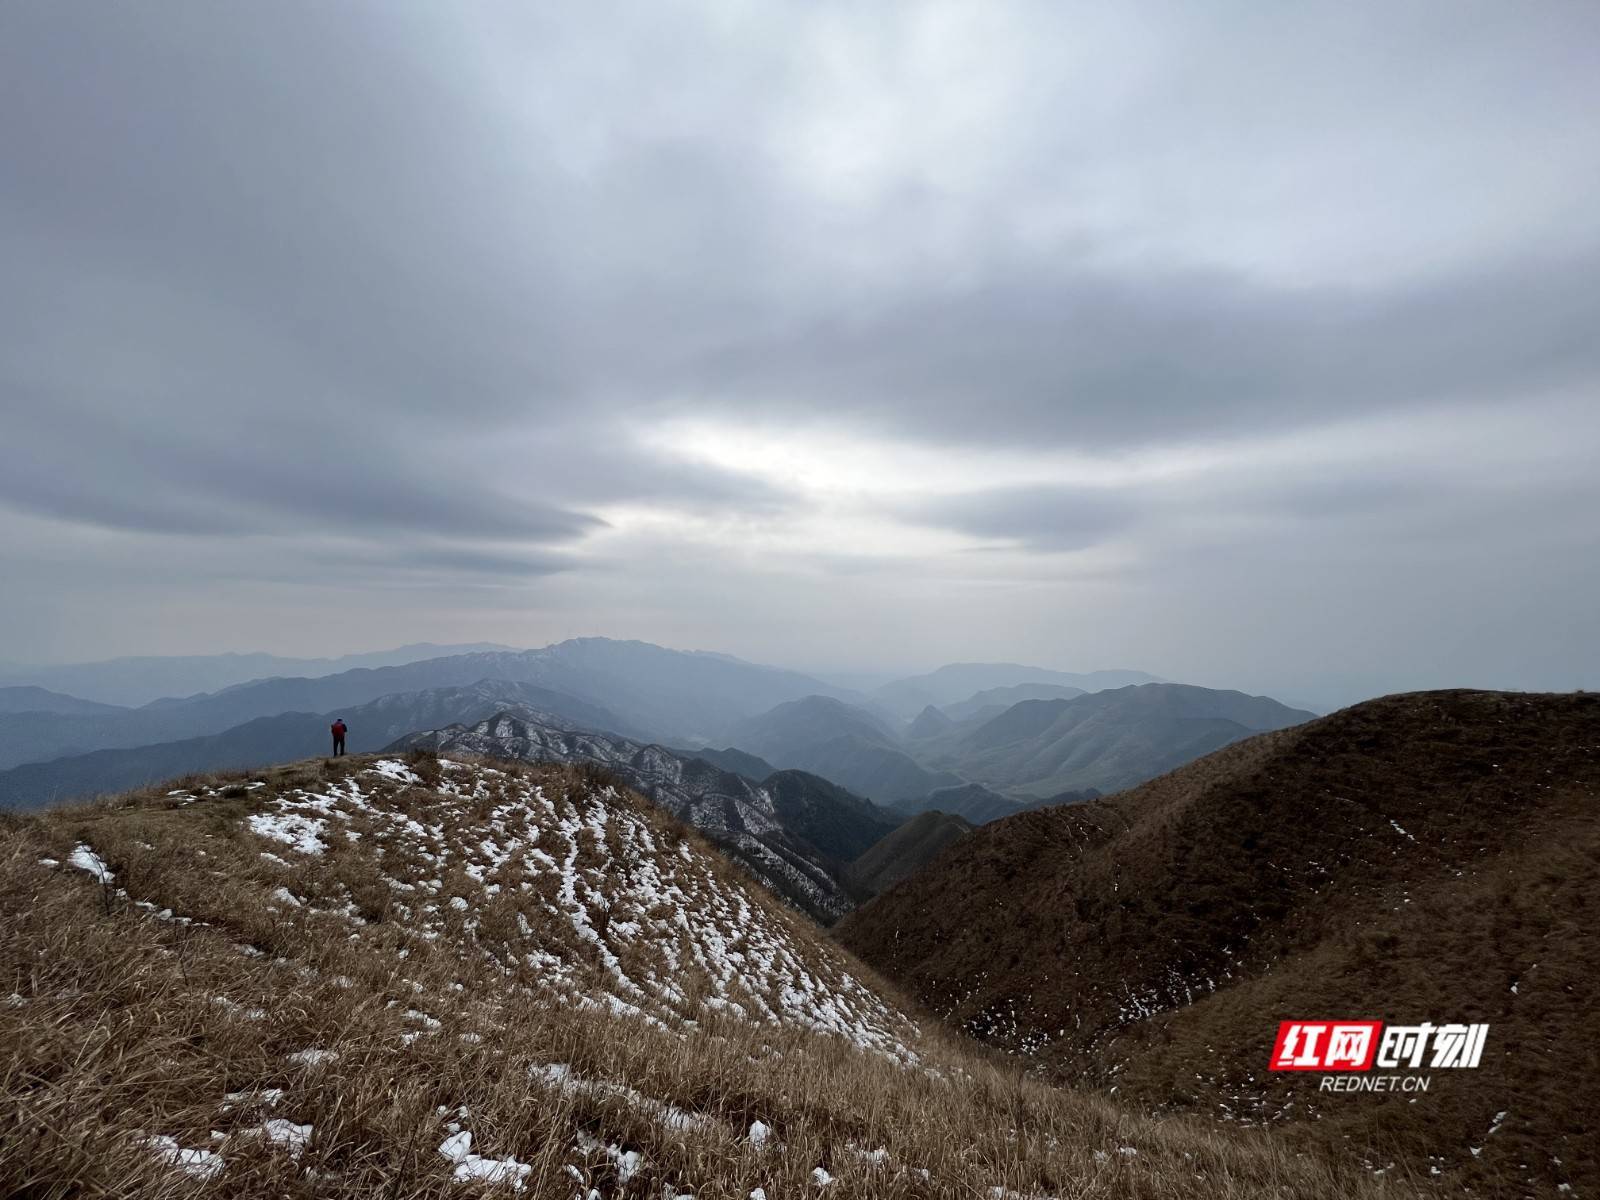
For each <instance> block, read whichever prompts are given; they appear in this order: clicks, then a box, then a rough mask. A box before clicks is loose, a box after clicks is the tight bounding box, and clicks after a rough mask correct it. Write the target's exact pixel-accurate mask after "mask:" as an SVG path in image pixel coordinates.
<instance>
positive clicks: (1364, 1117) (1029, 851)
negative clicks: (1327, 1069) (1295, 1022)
mask: <svg viewBox="0 0 1600 1200" xmlns="http://www.w3.org/2000/svg"><path fill="white" fill-rule="evenodd" d="M1597 804H1600V697H1596V696H1591V695H1582V694H1578V695H1520V694H1506V693H1493V692H1469V691H1453V692H1423V693H1416V694H1411V695H1401V696H1392V697H1386V698H1384V699H1381V700H1374V701H1370V702H1367V703H1364V704H1360V705H1357V706H1355V707H1353V708H1350V709H1346V710H1343V711H1341V712H1338V713H1335V714H1333V715H1332V716H1328V717H1324V718H1321V719H1319V720H1316V721H1313V722H1311V723H1309V724H1305V725H1301V726H1298V727H1296V728H1291V729H1287V730H1283V731H1281V732H1276V733H1270V734H1266V735H1263V736H1258V737H1254V738H1251V739H1249V740H1247V741H1243V742H1241V743H1239V744H1237V745H1232V746H1229V747H1227V748H1226V749H1224V750H1222V751H1219V752H1217V753H1215V754H1212V755H1211V756H1209V757H1207V758H1205V759H1202V760H1200V761H1198V762H1195V763H1191V764H1189V765H1188V766H1185V767H1183V768H1180V769H1179V770H1176V771H1173V772H1171V773H1170V774H1168V775H1165V776H1162V777H1161V778H1159V779H1156V780H1153V781H1151V782H1149V783H1147V784H1145V785H1143V786H1142V787H1139V788H1136V789H1134V790H1132V791H1129V792H1125V793H1122V794H1121V795H1118V796H1115V797H1112V798H1111V799H1109V800H1101V801H1096V802H1093V803H1090V804H1084V805H1077V806H1071V807H1066V808H1052V809H1046V810H1042V811H1038V812H1031V813H1025V814H1023V815H1020V816H1016V817H1012V818H1009V819H1006V820H1003V821H1000V822H997V823H995V824H993V825H989V826H986V827H984V828H982V829H979V830H977V831H976V832H974V833H973V834H971V835H969V836H968V837H965V838H963V839H961V840H960V841H959V842H958V843H957V844H956V845H955V846H954V847H953V848H951V849H950V850H949V851H948V852H947V853H946V854H945V855H944V856H942V857H941V858H940V859H939V860H938V862H937V864H936V867H935V869H931V870H926V871H923V872H921V873H920V874H917V875H915V876H912V877H911V878H909V879H907V880H905V881H904V882H903V883H901V884H900V885H899V886H898V887H895V888H893V889H891V890H890V891H888V892H887V893H885V894H884V895H882V896H879V897H878V898H877V899H876V900H874V901H872V902H871V903H869V904H867V905H866V906H864V907H863V908H862V909H860V910H858V911H857V912H856V913H855V914H853V915H852V916H851V917H850V918H848V919H847V920H845V921H844V922H843V923H842V924H841V925H840V926H839V928H838V931H837V935H838V937H839V938H840V940H841V941H842V942H843V943H844V944H845V945H846V946H848V947H850V948H851V949H853V950H855V951H856V952H857V953H859V954H860V955H861V956H862V957H863V958H865V959H866V960H867V961H869V962H871V963H873V964H874V965H875V966H877V967H878V968H879V969H880V970H882V971H884V972H885V973H886V974H888V975H889V976H890V977H891V978H893V979H895V980H897V981H899V982H900V983H901V984H902V985H903V986H905V987H906V988H908V989H909V990H910V991H911V992H912V993H913V994H914V995H916V996H917V997H919V998H920V999H921V1000H922V1001H923V1002H924V1003H925V1004H926V1005H928V1006H929V1007H930V1008H932V1009H934V1010H936V1011H938V1012H940V1013H942V1014H944V1015H945V1016H946V1017H947V1018H948V1019H949V1020H951V1021H952V1022H954V1023H955V1024H957V1025H959V1026H961V1027H962V1028H964V1029H965V1030H967V1031H968V1032H969V1033H971V1034H973V1035H974V1036H977V1037H979V1038H981V1039H983V1040H986V1041H989V1042H992V1043H995V1044H998V1045H1003V1046H1005V1047H1007V1048H1008V1049H1011V1050H1013V1051H1016V1052H1019V1053H1023V1054H1025V1055H1027V1056H1029V1057H1031V1058H1033V1059H1034V1060H1036V1061H1037V1062H1038V1063H1040V1064H1041V1065H1042V1066H1043V1067H1045V1068H1046V1069H1048V1070H1050V1071H1052V1072H1054V1073H1056V1074H1057V1075H1058V1076H1059V1077H1062V1078H1071V1079H1078V1080H1087V1081H1098V1082H1100V1083H1102V1084H1105V1085H1115V1086H1116V1087H1117V1089H1118V1094H1119V1095H1125V1096H1130V1097H1132V1098H1134V1099H1136V1100H1139V1101H1141V1102H1143V1103H1147V1104H1151V1105H1154V1106H1156V1107H1159V1108H1171V1109H1187V1110H1197V1111H1201V1112H1210V1113H1213V1114H1217V1115H1221V1116H1222V1117H1223V1118H1224V1119H1229V1120H1235V1121H1240V1122H1249V1123H1257V1124H1261V1123H1270V1124H1290V1123H1293V1124H1294V1125H1295V1127H1296V1130H1297V1132H1298V1133H1299V1134H1300V1135H1302V1136H1304V1137H1305V1138H1307V1139H1308V1140H1317V1139H1326V1140H1332V1141H1336V1142H1341V1143H1342V1142H1344V1141H1345V1140H1346V1139H1348V1143H1349V1144H1350V1145H1351V1146H1353V1147H1356V1148H1358V1149H1359V1150H1361V1151H1363V1152H1364V1153H1365V1154H1366V1156H1367V1159H1368V1161H1369V1162H1370V1163H1371V1165H1372V1166H1374V1167H1375V1168H1377V1167H1382V1166H1384V1165H1385V1163H1386V1162H1387V1161H1391V1160H1393V1161H1397V1162H1399V1163H1400V1164H1401V1165H1402V1167H1403V1168H1404V1169H1409V1170H1410V1171H1413V1172H1415V1173H1416V1174H1418V1175H1421V1176H1426V1175H1427V1174H1428V1172H1429V1171H1430V1170H1431V1169H1433V1168H1435V1167H1436V1168H1438V1169H1439V1170H1440V1171H1441V1172H1443V1173H1444V1175H1445V1177H1446V1179H1447V1181H1448V1182H1450V1183H1451V1185H1452V1186H1455V1185H1457V1184H1460V1185H1461V1186H1470V1187H1472V1188H1473V1189H1474V1190H1477V1191H1487V1192H1489V1193H1490V1194H1494V1195H1502V1194H1513V1193H1515V1194H1522V1193H1523V1192H1524V1191H1526V1190H1530V1189H1535V1188H1539V1189H1545V1190H1547V1191H1548V1190H1552V1189H1554V1188H1556V1187H1557V1186H1559V1185H1561V1184H1570V1185H1571V1186H1573V1187H1575V1188H1577V1189H1578V1191H1579V1192H1580V1193H1582V1192H1583V1191H1585V1190H1589V1191H1592V1190H1594V1189H1595V1188H1596V1187H1600V1157H1597V1153H1596V1144H1597V1143H1596V1132H1597V1130H1596V1127H1595V1124H1594V1121H1595V1110H1594V1108H1593V1106H1592V1105H1589V1104H1587V1103H1586V1102H1585V1101H1584V1100H1583V1097H1585V1096H1588V1095H1591V1094H1592V1090H1593V1079H1592V1072H1593V1064H1594V1063H1595V1062H1596V1061H1600V986H1597V984H1596V982H1595V981H1596V980H1597V979H1600V934H1597V932H1596V931H1597V930H1600V887H1597V886H1596V883H1597V880H1600V809H1597ZM1341 1016H1343V1017H1353V1018H1374V1019H1383V1020H1386V1021H1390V1022H1399V1023H1416V1022H1422V1021H1433V1022H1474V1021H1476V1022H1487V1023H1489V1025H1490V1033H1489V1040H1488V1052H1487V1054H1486V1055H1485V1057H1484V1060H1483V1065H1482V1066H1481V1067H1480V1068H1478V1069H1477V1070H1472V1071H1448V1070H1446V1071H1434V1072H1433V1076H1434V1081H1433V1082H1434V1087H1433V1090H1432V1092H1431V1094H1429V1095H1427V1096H1426V1097H1407V1096H1405V1095H1403V1094H1401V1093H1398V1092H1395V1093H1387V1094H1365V1095H1361V1096H1359V1097H1352V1096H1338V1095H1323V1094H1319V1092H1318V1091H1317V1090H1316V1088H1317V1082H1316V1080H1317V1076H1316V1075H1314V1074H1313V1075H1311V1076H1309V1077H1306V1076H1302V1075H1300V1074H1298V1073H1288V1074H1284V1073H1270V1072H1268V1071H1267V1070H1266V1069H1265V1068H1266V1067H1267V1063H1268V1058H1269V1054H1270V1051H1271V1047H1272V1043H1273V1037H1274V1034H1275V1033H1276V1030H1277V1026H1278V1022H1279V1021H1280V1020H1288V1019H1294V1018H1301V1019H1304V1018H1307V1017H1341ZM1412 1101H1414V1102H1412Z"/></svg>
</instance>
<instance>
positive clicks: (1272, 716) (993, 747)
mask: <svg viewBox="0 0 1600 1200" xmlns="http://www.w3.org/2000/svg"><path fill="white" fill-rule="evenodd" d="M1311 719H1312V714H1311V713H1308V712H1305V711H1303V710H1301V709H1294V708H1289V707H1288V706H1286V705H1283V704H1279V703H1278V702H1277V701H1276V700H1272V699H1270V698H1268V697H1266V696H1246V695H1245V694H1244V693H1243V692H1231V691H1217V690H1214V689H1212V688H1200V687H1191V686H1189V685H1187V684H1177V683H1147V684H1141V685H1138V686H1129V687H1122V688H1114V689H1112V690H1110V691H1102V692H1093V693H1090V694H1088V695H1084V696H1077V697H1074V698H1072V699H1066V700H1024V701H1022V702H1021V703H1020V704H1014V705H1012V706H1011V707H1010V708H1008V709H1006V710H1005V711H1004V712H1002V713H1000V714H999V715H998V716H996V717H994V718H992V719H990V720H988V721H985V722H983V723H981V724H978V725H977V726H976V727H975V728H974V727H972V726H971V725H965V726H957V727H956V729H954V730H953V731H952V732H950V733H948V734H946V735H944V737H943V738H941V739H939V740H936V741H934V742H932V743H928V744H925V745H924V746H923V747H921V748H920V750H919V754H920V757H921V758H922V760H923V761H924V762H926V763H928V764H929V765H930V766H932V767H939V768H943V769H945V770H950V771H954V772H956V773H958V774H959V775H961V776H962V777H964V778H966V779H970V780H974V781H977V782H981V783H983V784H985V785H986V786H988V787H990V788H993V789H995V790H998V791H1002V792H1005V793H1008V794H1011V795H1014V796H1017V797H1021V798H1039V799H1043V798H1046V797H1049V796H1054V795H1058V794H1060V793H1062V792H1068V791H1083V790H1084V789H1088V788H1094V789H1096V790H1098V791H1101V792H1113V791H1116V790H1118V789H1120V788H1125V787H1131V786H1133V785H1134V784H1137V783H1142V782H1143V781H1144V780H1146V779H1150V778H1153V777H1154V776H1156V775H1159V774H1161V773H1162V772H1163V771H1167V770H1171V769H1172V768H1173V767H1176V766H1180V765H1182V764H1183V763H1186V762H1188V761H1190V760H1191V759H1195V758H1199V757H1200V756H1201V755H1203V754H1209V753H1210V752H1211V751H1213V750H1216V749H1218V748H1219V747H1222V746H1225V745H1227V744H1228V743H1229V742H1236V741H1238V740H1239V739H1240V738H1244V737H1249V736H1250V735H1251V734H1252V733H1260V732H1265V731H1269V730H1273V729H1283V728H1286V727H1287V726H1290V725H1297V724H1299V723H1301V722H1303V721H1309V720H1311Z"/></svg>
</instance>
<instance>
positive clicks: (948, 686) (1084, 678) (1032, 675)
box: [872, 663, 1162, 720]
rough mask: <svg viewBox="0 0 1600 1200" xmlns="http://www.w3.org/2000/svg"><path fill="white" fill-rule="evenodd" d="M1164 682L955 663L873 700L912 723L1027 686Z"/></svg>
mask: <svg viewBox="0 0 1600 1200" xmlns="http://www.w3.org/2000/svg"><path fill="white" fill-rule="evenodd" d="M1161 682H1162V680H1161V679H1160V678H1158V677H1157V676H1155V675H1149V674H1146V673H1145V672H1144V671H1089V672H1087V673H1085V674H1074V673H1072V672H1070V671H1052V670H1049V669H1047V668H1044V667H1028V666H1024V665H1022V664H1021V663H951V664H949V665H948V666H943V667H940V668H939V669H938V670H937V671H931V672H929V673H928V674H926V675H913V676H910V677H909V678H906V679H897V680H895V681H894V682H893V683H887V684H884V685H883V686H882V687H880V688H877V689H876V690H875V691H873V692H872V699H873V701H874V702H876V703H877V704H880V705H882V706H883V707H884V708H885V709H887V710H888V711H890V712H892V713H894V714H896V715H897V716H899V717H901V718H902V719H903V720H910V719H911V718H912V717H914V716H916V715H917V714H918V713H919V712H921V711H922V710H923V709H924V708H926V707H928V705H930V704H931V705H933V706H934V707H935V708H943V707H944V706H945V705H947V704H957V703H960V702H962V701H970V700H972V699H973V698H974V697H975V694H976V693H979V692H984V691H989V690H991V689H995V688H1010V687H1016V686H1017V685H1019V684H1025V683H1043V684H1054V685H1056V686H1058V687H1065V688H1073V689H1075V690H1078V691H1083V692H1098V691H1102V690H1104V689H1105V688H1118V687H1126V686H1128V685H1129V684H1139V683H1161Z"/></svg>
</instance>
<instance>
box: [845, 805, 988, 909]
mask: <svg viewBox="0 0 1600 1200" xmlns="http://www.w3.org/2000/svg"><path fill="white" fill-rule="evenodd" d="M971 832H972V825H971V823H970V822H968V821H964V820H962V818H960V817H957V816H953V815H952V814H950V813H942V812H925V813H918V814H917V815H916V816H914V817H912V818H911V820H909V821H907V822H906V823H905V824H904V825H902V826H900V827H899V828H898V829H896V830H894V831H893V832H892V833H889V834H888V835H886V836H885V837H883V838H882V839H880V840H879V841H878V842H877V843H876V844H875V845H873V846H872V847H871V848H870V849H868V850H867V851H866V853H864V854H862V855H861V857H860V858H858V859H856V860H855V861H854V862H853V863H851V864H850V865H849V867H847V868H846V869H845V873H844V882H845V887H846V888H848V889H849V891H850V893H851V894H852V895H854V896H856V897H857V898H859V899H862V900H865V899H866V898H867V897H869V896H876V895H877V894H878V893H879V892H883V891H887V890H888V889H889V888H891V887H893V886H894V885H895V884H897V883H899V882H900V881H901V880H902V879H905V878H906V877H907V876H909V875H914V874H916V872H918V871H920V870H922V868H923V867H926V866H927V865H928V864H929V863H931V862H932V861H933V860H934V859H936V858H938V857H939V855H941V854H943V853H944V851H945V850H946V849H947V848H948V847H949V846H950V845H951V844H952V843H953V842H956V841H958V840H959V839H961V838H963V837H965V836H966V835H967V834H969V833H971Z"/></svg>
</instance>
